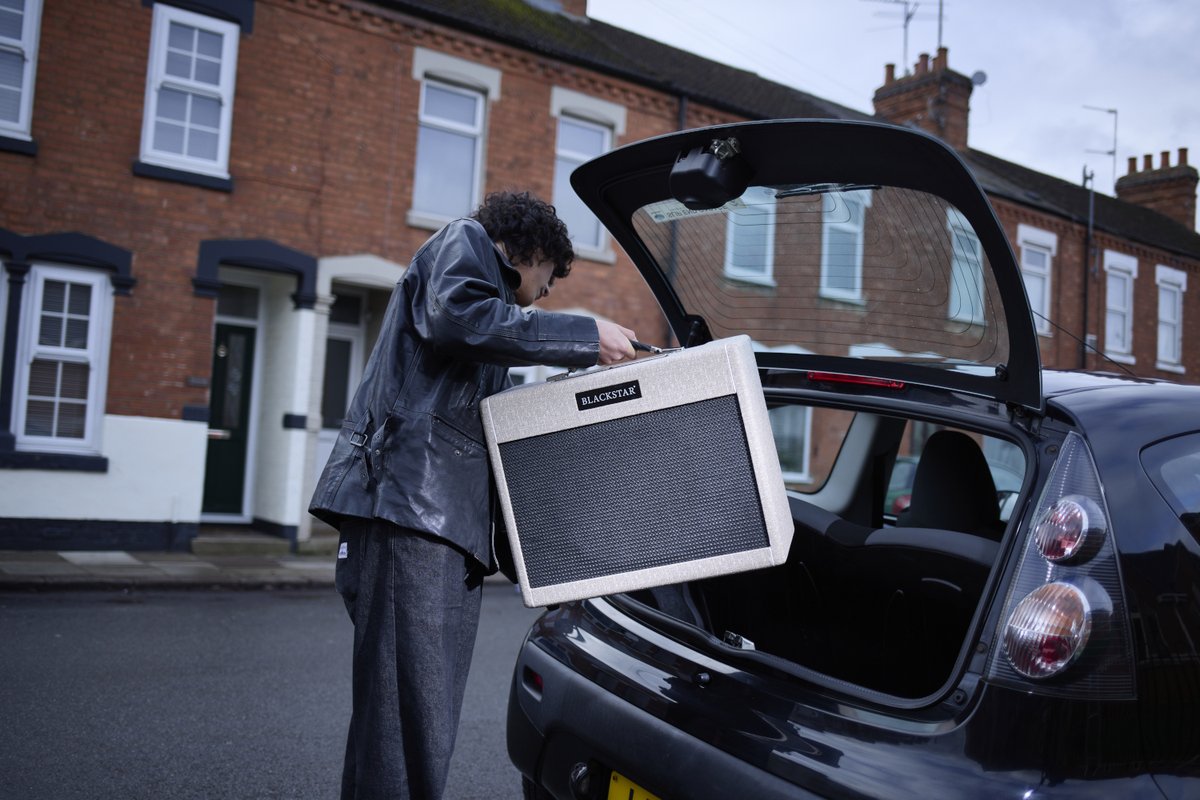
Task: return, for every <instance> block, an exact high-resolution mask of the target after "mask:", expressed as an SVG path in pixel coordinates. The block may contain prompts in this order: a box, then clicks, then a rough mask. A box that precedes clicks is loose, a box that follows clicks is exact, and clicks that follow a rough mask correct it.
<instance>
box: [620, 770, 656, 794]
mask: <svg viewBox="0 0 1200 800" xmlns="http://www.w3.org/2000/svg"><path fill="white" fill-rule="evenodd" d="M608 800H659V798H658V796H657V795H653V794H650V793H649V792H647V791H646V790H645V789H643V788H642V787H640V786H638V785H637V784H636V783H634V782H633V781H631V780H629V778H626V777H625V776H624V775H622V774H620V773H619V772H614V773H613V774H612V779H611V780H609V782H608Z"/></svg>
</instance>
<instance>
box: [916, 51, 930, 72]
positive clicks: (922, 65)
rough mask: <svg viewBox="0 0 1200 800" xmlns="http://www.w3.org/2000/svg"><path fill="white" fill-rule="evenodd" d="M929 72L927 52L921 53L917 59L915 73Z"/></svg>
mask: <svg viewBox="0 0 1200 800" xmlns="http://www.w3.org/2000/svg"><path fill="white" fill-rule="evenodd" d="M927 72H929V53H921V56H920V60H918V61H917V74H918V75H924V74H925V73H927Z"/></svg>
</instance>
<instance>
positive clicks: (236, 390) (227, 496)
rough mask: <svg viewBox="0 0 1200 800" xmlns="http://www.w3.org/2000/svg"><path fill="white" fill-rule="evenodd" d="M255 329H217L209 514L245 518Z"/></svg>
mask: <svg viewBox="0 0 1200 800" xmlns="http://www.w3.org/2000/svg"><path fill="white" fill-rule="evenodd" d="M253 367H254V328H246V327H242V326H240V325H225V324H221V323H218V324H217V336H216V343H215V346H214V348H213V367H212V391H211V398H212V399H211V404H210V407H209V415H208V420H209V421H208V458H207V461H206V462H205V464H206V466H205V470H204V504H203V507H202V509H201V510H202V511H203V512H204V513H205V514H242V513H243V512H244V500H245V486H246V451H247V443H248V441H249V432H250V388H251V380H250V378H251V376H252V375H253V374H254V372H253Z"/></svg>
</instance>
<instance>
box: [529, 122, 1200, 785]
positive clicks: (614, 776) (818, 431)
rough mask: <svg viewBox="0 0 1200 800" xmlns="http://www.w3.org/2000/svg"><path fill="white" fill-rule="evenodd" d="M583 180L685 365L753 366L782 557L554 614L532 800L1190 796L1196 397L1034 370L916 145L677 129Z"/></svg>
mask: <svg viewBox="0 0 1200 800" xmlns="http://www.w3.org/2000/svg"><path fill="white" fill-rule="evenodd" d="M573 183H574V186H575V188H576V191H577V192H578V193H579V194H580V196H581V197H583V198H584V200H585V201H586V202H587V204H588V205H589V207H590V208H591V209H592V210H593V211H594V212H595V213H596V214H597V216H598V217H599V218H600V219H601V221H602V222H603V223H604V224H605V226H606V227H607V228H608V230H609V231H610V232H611V233H612V235H613V237H614V238H615V239H616V241H617V242H619V244H620V245H621V246H622V247H623V248H624V249H625V251H626V252H627V253H629V255H630V256H631V258H632V260H633V261H634V262H635V264H636V265H637V267H638V269H639V270H640V271H641V273H642V275H643V277H644V278H645V281H646V283H647V284H648V286H649V287H650V289H651V290H652V291H653V292H654V294H655V296H656V297H657V299H658V302H659V304H660V305H661V307H662V310H663V314H664V317H665V323H666V324H667V325H668V326H669V328H670V331H671V333H672V335H673V338H674V339H675V340H676V341H677V343H678V344H680V345H683V346H690V345H695V344H698V343H703V342H705V341H708V340H710V339H713V338H716V337H724V336H732V335H735V334H748V335H749V336H750V337H751V338H752V339H753V340H754V342H755V349H756V360H757V362H758V367H759V373H760V377H761V380H762V385H763V391H764V393H765V399H766V402H767V405H768V407H769V408H770V414H771V420H772V428H773V431H774V435H775V437H776V443H777V449H778V452H779V455H780V461H781V464H782V466H783V474H784V478H785V482H786V483H787V485H788V494H789V501H790V505H791V511H792V516H793V519H794V522H795V531H794V536H793V540H792V544H791V549H790V555H789V557H788V559H787V561H786V563H784V564H782V565H779V566H776V567H771V568H769V569H763V570H758V571H754V572H748V573H741V574H734V575H726V576H721V577H713V578H706V579H703V580H697V581H694V582H691V583H687V584H680V585H672V586H664V587H659V588H655V589H650V590H644V591H637V592H631V593H627V594H619V595H613V596H608V597H599V598H594V599H589V600H583V601H578V602H571V603H565V604H563V605H561V606H559V607H555V608H550V609H548V610H547V611H546V613H545V614H544V615H543V616H542V617H540V619H539V620H538V621H537V622H536V623H535V624H534V626H533V628H532V630H531V631H530V632H529V635H528V638H527V640H526V641H525V643H524V645H523V647H522V649H521V652H520V654H519V656H518V660H517V664H516V668H515V672H514V676H513V685H512V693H511V697H510V702H509V717H508V747H509V753H510V756H511V758H512V760H513V763H514V764H515V765H516V766H517V768H518V769H519V770H520V772H521V773H522V775H523V777H524V782H525V790H526V795H527V796H528V797H534V798H545V797H554V798H560V799H563V800H565V799H566V798H609V800H614V799H615V798H621V800H629V799H630V798H634V799H638V798H650V797H658V798H663V799H664V800H671V799H672V798H724V799H727V798H785V797H786V798H798V797H845V798H867V797H871V798H899V797H922V798H930V797H935V798H947V797H964V798H977V797H1006V798H1014V800H1016V799H1024V798H1040V797H1087V798H1095V797H1106V798H1108V797H1130V798H1148V797H1168V798H1184V797H1193V798H1194V797H1200V777H1198V776H1200V655H1198V650H1197V648H1198V647H1200V613H1198V608H1200V387H1191V386H1180V385H1175V384H1170V383H1165V382H1155V381H1149V380H1138V379H1134V378H1132V377H1129V376H1126V377H1120V376H1116V375H1110V374H1082V373H1068V372H1054V371H1049V370H1043V369H1042V367H1041V364H1040V358H1039V354H1038V346H1037V336H1036V334H1035V330H1034V322H1033V319H1032V315H1031V313H1030V309H1029V305H1028V302H1027V299H1026V295H1025V290H1024V285H1023V283H1022V277H1021V273H1020V270H1019V268H1018V266H1017V263H1016V261H1015V259H1014V256H1013V252H1012V250H1011V248H1010V246H1009V244H1008V242H1007V240H1006V238H1005V236H1004V233H1003V231H1002V229H1001V226H1000V224H999V222H998V220H997V218H996V216H995V213H994V212H993V210H992V208H991V206H990V205H989V203H988V201H987V199H986V197H985V195H984V194H983V192H982V191H981V189H980V188H979V186H978V184H977V183H976V181H975V180H974V179H973V177H972V176H971V174H970V173H969V171H968V170H967V168H966V167H965V166H964V165H963V163H962V161H961V160H960V159H959V158H958V157H957V155H956V154H955V153H954V152H953V151H951V150H950V149H949V148H947V147H945V146H944V145H942V144H941V143H940V142H938V141H937V140H936V139H933V138H931V137H929V136H926V135H924V134H922V133H920V132H917V131H914V130H910V129H903V128H896V127H891V126H884V125H876V124H870V123H852V122H831V121H811V120H793V121H770V122H755V123H745V124H736V125H730V126H720V127H715V128H710V129H701V130H692V131H685V132H681V133H678V134H673V135H669V136H665V137H660V138H656V139H651V140H647V141H644V142H640V143H637V144H633V145H630V146H627V147H623V148H621V149H619V150H616V151H613V152H611V153H609V154H607V155H605V156H602V157H600V158H599V159H596V160H595V161H592V162H590V163H588V164H585V165H584V166H582V167H580V168H579V169H578V170H577V171H576V173H575V175H574V178H573ZM639 333H641V331H639ZM904 457H918V461H917V467H916V473H915V475H914V478H913V484H912V492H911V500H910V503H909V505H908V507H907V508H905V509H903V510H902V511H899V512H898V513H897V512H896V510H895V509H893V508H891V507H889V506H888V505H887V504H886V503H885V496H886V492H887V487H888V485H889V478H890V474H891V471H892V468H893V465H894V464H895V463H896V460H897V458H904ZM1001 473H1003V474H1005V475H1013V476H1016V477H1015V478H1014V479H1013V481H1014V484H1015V486H1016V493H1015V495H1014V494H1013V493H1012V492H1011V491H1008V492H1001V493H999V494H998V492H997V486H996V481H995V479H994V478H993V474H1001ZM1005 488H1007V489H1010V490H1011V488H1012V487H1005ZM1002 501H1004V502H1002ZM1002 505H1003V506H1004V508H1003V509H1002V508H1001V506H1002ZM662 534H663V536H670V535H671V531H670V530H664V531H663V532H662Z"/></svg>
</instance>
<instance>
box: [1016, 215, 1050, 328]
mask: <svg viewBox="0 0 1200 800" xmlns="http://www.w3.org/2000/svg"><path fill="white" fill-rule="evenodd" d="M1017 247H1018V249H1019V251H1020V256H1021V277H1022V278H1023V279H1024V281H1025V295H1026V296H1027V297H1028V296H1029V278H1030V276H1034V277H1036V278H1040V279H1041V280H1042V281H1044V283H1045V290H1044V291H1043V292H1042V303H1041V308H1034V309H1033V312H1034V313H1033V324H1034V328H1035V329H1036V330H1037V332H1038V333H1039V334H1040V335H1042V336H1050V335H1051V334H1052V333H1053V328H1052V327H1051V325H1050V298H1051V296H1052V291H1051V287H1052V283H1051V281H1052V278H1051V275H1052V273H1053V272H1054V258H1055V256H1057V255H1058V235H1057V234H1054V233H1051V232H1050V231H1045V230H1042V229H1041V228H1035V227H1033V226H1031V225H1025V224H1024V223H1021V224H1018V225H1017ZM1030 252H1039V253H1042V254H1044V255H1045V256H1046V266H1045V268H1040V267H1037V266H1035V265H1033V264H1031V263H1029V262H1028V261H1027V260H1026V254H1027V253H1030Z"/></svg>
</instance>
